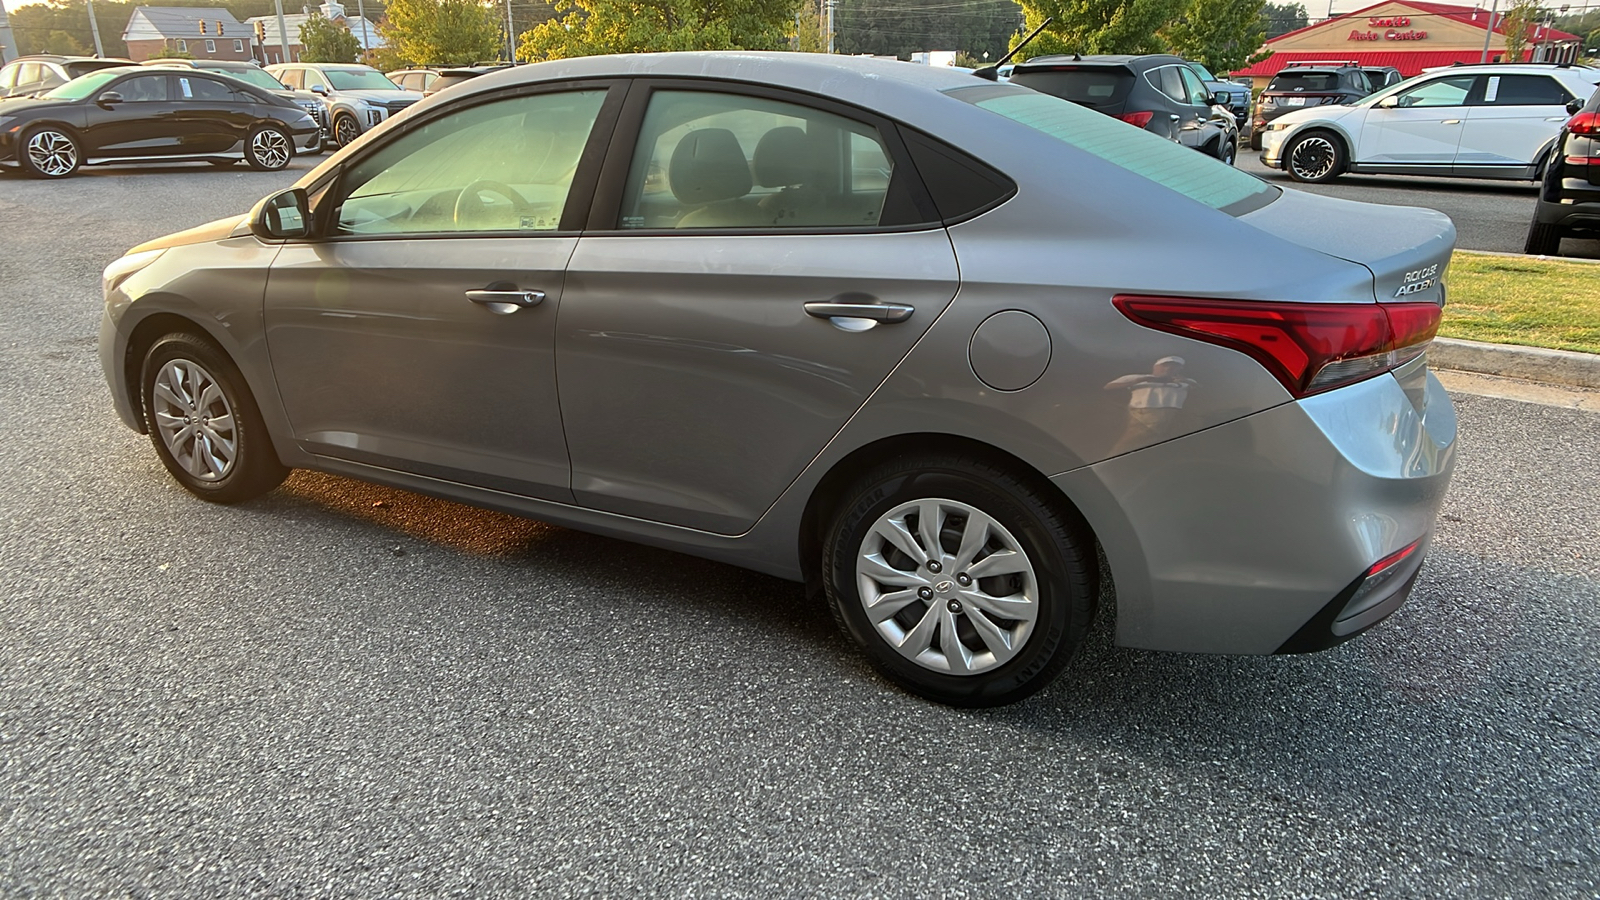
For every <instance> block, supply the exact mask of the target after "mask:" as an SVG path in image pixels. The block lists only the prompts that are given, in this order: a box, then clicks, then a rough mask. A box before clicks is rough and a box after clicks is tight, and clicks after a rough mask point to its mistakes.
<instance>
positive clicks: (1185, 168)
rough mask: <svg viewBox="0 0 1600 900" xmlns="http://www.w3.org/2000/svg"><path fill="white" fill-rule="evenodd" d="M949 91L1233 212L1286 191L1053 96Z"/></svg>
mask: <svg viewBox="0 0 1600 900" xmlns="http://www.w3.org/2000/svg"><path fill="white" fill-rule="evenodd" d="M946 93H947V94H949V95H950V96H952V97H954V98H956V99H957V100H962V101H965V102H967V103H971V104H972V105H974V106H976V107H978V108H979V109H986V110H988V111H989V112H992V113H995V114H997V115H1001V116H1004V117H1005V118H1007V119H1010V120H1011V121H1013V122H1017V123H1020V124H1022V125H1026V126H1028V127H1029V128H1032V129H1033V130H1035V131H1038V132H1040V133H1042V134H1046V135H1049V136H1050V137H1052V138H1055V139H1056V140H1058V141H1060V142H1062V143H1064V144H1069V145H1071V146H1073V147H1076V148H1078V149H1079V150H1082V151H1084V152H1086V153H1090V154H1093V155H1095V156H1098V157H1100V158H1101V159H1103V160H1106V161H1107V162H1110V163H1114V164H1116V165H1118V166H1121V167H1122V168H1124V169H1127V170H1128V171H1129V172H1132V173H1134V174H1135V175H1139V176H1142V177H1144V178H1148V179H1150V180H1151V181H1154V182H1155V183H1157V184H1159V185H1162V186H1164V187H1168V188H1171V189H1172V190H1174V191H1177V192H1178V193H1180V194H1182V195H1184V196H1185V197H1188V198H1189V199H1191V200H1195V201H1198V202H1200V203H1204V204H1205V205H1207V206H1209V207H1211V208H1212V209H1217V210H1221V211H1222V212H1225V213H1227V214H1228V215H1231V216H1242V215H1244V214H1245V213H1247V212H1250V211H1252V210H1256V209H1260V208H1261V207H1263V206H1266V205H1267V204H1268V203H1271V202H1272V201H1273V200H1276V199H1277V198H1278V195H1279V193H1280V191H1279V190H1278V189H1277V188H1275V187H1273V186H1272V185H1269V184H1267V183H1265V182H1263V181H1261V180H1259V179H1257V178H1256V177H1255V176H1253V175H1249V174H1246V173H1244V172H1241V171H1239V170H1238V169H1235V168H1234V167H1232V166H1230V165H1227V164H1225V163H1221V162H1218V161H1217V160H1215V159H1213V158H1211V157H1209V156H1206V155H1205V154H1203V153H1196V152H1195V151H1193V150H1191V149H1189V148H1188V147H1185V146H1184V145H1182V144H1179V143H1177V142H1175V141H1169V140H1167V139H1166V138H1164V137H1160V136H1158V135H1155V134H1152V133H1150V132H1148V131H1145V130H1144V129H1142V128H1135V127H1134V126H1132V125H1129V124H1128V123H1126V122H1123V121H1121V120H1119V119H1116V118H1113V117H1111V116H1108V115H1104V114H1102V113H1097V112H1095V111H1093V110H1090V109H1085V108H1084V107H1082V106H1079V105H1078V104H1076V103H1071V102H1068V101H1066V100H1062V99H1060V98H1057V97H1052V96H1050V95H1048V94H1041V93H1039V92H1037V91H1030V90H1027V89H1025V88H1013V87H1011V86H1010V85H999V84H997V85H987V86H983V87H970V88H955V89H953V90H949V91H946Z"/></svg>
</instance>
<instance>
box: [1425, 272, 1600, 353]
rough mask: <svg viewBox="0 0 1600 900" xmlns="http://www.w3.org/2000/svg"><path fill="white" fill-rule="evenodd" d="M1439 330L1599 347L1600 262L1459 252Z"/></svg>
mask: <svg viewBox="0 0 1600 900" xmlns="http://www.w3.org/2000/svg"><path fill="white" fill-rule="evenodd" d="M1439 336H1440V337H1448V338H1461V339H1463V340H1469V341H1491V342H1493V343H1496V344H1522V345H1524V346H1528V347H1546V348H1549V349H1552V350H1577V351H1579V352H1583V353H1600V264H1594V263H1588V264H1585V263H1577V262H1561V261H1558V260H1553V259H1519V258H1515V257H1505V256H1485V255H1482V254H1477V253H1461V252H1458V253H1456V255H1455V259H1454V260H1453V261H1452V262H1451V264H1450V277H1449V295H1448V302H1446V304H1445V307H1444V321H1443V322H1441V323H1440V325H1439Z"/></svg>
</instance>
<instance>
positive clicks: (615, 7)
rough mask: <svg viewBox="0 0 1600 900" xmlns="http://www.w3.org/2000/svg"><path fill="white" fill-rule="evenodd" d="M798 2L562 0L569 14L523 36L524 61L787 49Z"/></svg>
mask: <svg viewBox="0 0 1600 900" xmlns="http://www.w3.org/2000/svg"><path fill="white" fill-rule="evenodd" d="M797 6H798V4H797V3H796V2H795V0H557V2H556V9H557V10H558V11H560V12H562V13H565V15H562V16H561V17H560V18H558V19H551V20H550V21H548V22H544V23H541V24H540V25H538V26H536V27H535V28H533V29H532V30H530V31H524V32H523V33H522V42H521V44H519V45H518V47H517V56H518V58H519V59H528V60H539V59H565V58H567V57H572V56H592V55H594V54H597V53H642V52H651V51H664V50H781V49H786V48H787V47H788V46H789V32H790V31H791V30H792V28H793V27H794V14H795V10H796V7H797Z"/></svg>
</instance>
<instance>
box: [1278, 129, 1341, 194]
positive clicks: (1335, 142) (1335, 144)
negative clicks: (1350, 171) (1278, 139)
mask: <svg viewBox="0 0 1600 900" xmlns="http://www.w3.org/2000/svg"><path fill="white" fill-rule="evenodd" d="M1312 138H1322V139H1323V140H1325V141H1327V142H1328V146H1330V147H1332V148H1333V165H1332V166H1330V167H1329V168H1328V174H1326V175H1323V176H1321V177H1320V178H1302V177H1300V176H1299V175H1298V174H1296V172H1295V170H1294V163H1293V159H1294V151H1295V150H1296V149H1298V148H1299V146H1300V145H1301V144H1302V143H1304V142H1305V141H1308V140H1310V139H1312ZM1283 170H1284V171H1285V172H1287V173H1289V177H1290V178H1292V179H1294V180H1295V181H1298V182H1300V183H1301V184H1326V183H1327V182H1330V181H1332V180H1334V179H1335V178H1338V177H1339V176H1340V175H1341V174H1343V172H1344V145H1343V144H1341V143H1340V141H1339V139H1338V138H1336V137H1334V136H1333V135H1331V134H1329V133H1328V132H1326V131H1309V132H1307V133H1305V134H1302V135H1298V136H1296V137H1295V139H1294V140H1293V141H1291V142H1289V143H1288V144H1287V145H1285V146H1284V148H1283Z"/></svg>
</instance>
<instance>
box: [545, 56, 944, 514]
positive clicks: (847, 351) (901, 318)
mask: <svg viewBox="0 0 1600 900" xmlns="http://www.w3.org/2000/svg"><path fill="white" fill-rule="evenodd" d="M936 220H937V215H936V214H933V213H932V212H931V205H930V204H928V202H927V200H926V197H925V194H924V191H923V188H922V184H921V182H920V180H919V179H918V177H917V176H916V172H915V169H914V168H912V167H911V166H910V165H909V164H908V163H907V162H906V159H905V150H904V148H903V147H902V146H901V144H900V142H899V137H898V133H897V132H896V131H895V130H894V128H893V126H892V125H889V124H888V123H885V122H883V121H881V120H876V119H873V118H871V117H869V116H867V115H866V114H864V113H860V112H859V111H856V110H854V109H852V108H848V107H842V106H838V105H836V104H832V103H829V102H828V101H826V100H823V99H820V98H816V97H812V96H809V95H791V94H786V93H782V92H777V91H772V90H767V89H760V88H756V87H742V86H731V85H718V86H715V87H713V86H708V85H706V84H705V83H703V82H668V81H661V82H640V83H637V84H635V86H634V87H633V89H632V90H631V92H630V94H629V100H628V105H627V108H626V110H625V112H624V118H623V125H622V126H620V127H619V129H618V136H617V139H616V140H615V141H613V144H612V151H611V154H610V155H608V158H607V162H606V169H605V173H604V176H603V178H602V182H601V188H600V189H599V190H598V191H597V193H596V201H595V209H594V212H593V214H592V216H591V220H590V225H589V230H587V231H586V232H585V233H584V235H583V237H582V238H581V239H580V240H579V241H578V247H577V250H576V252H574V254H573V257H572V262H571V264H570V265H569V266H568V268H567V287H566V293H565V295H564V297H563V301H562V310H561V321H560V323H559V330H558V334H557V345H556V368H557V373H558V374H559V376H560V384H561V411H562V420H563V422H564V423H565V426H566V432H567V446H568V449H569V451H570V453H571V455H572V490H573V494H574V496H575V498H576V500H577V502H578V503H580V504H582V505H584V506H588V507H591V508H595V509H602V510H607V511H611V512H616V513H621V514H624V515H630V516H636V517H639V518H643V519H649V520H653V521H659V522H668V523H672V524H676V525H682V526H686V527H689V528H696V529H702V530H706V531H712V532H717V533H722V534H736V533H740V532H742V531H744V530H746V529H748V528H749V527H750V526H751V525H752V524H753V523H754V522H755V521H756V520H757V519H758V518H759V517H760V516H761V514H762V513H763V512H764V511H765V510H766V509H767V508H769V507H770V506H771V505H772V503H773V502H774V501H776V499H777V498H778V496H779V495H780V494H781V493H782V492H783V490H784V488H786V487H787V486H788V485H789V483H790V482H791V481H793V479H794V478H795V476H796V475H798V474H799V473H800V471H801V470H802V469H803V468H804V467H805V466H806V465H807V464H808V463H809V462H810V461H811V460H812V459H813V458H815V457H816V455H817V454H818V453H819V452H820V451H821V450H822V449H823V447H824V446H826V445H827V443H828V441H829V440H831V439H832V438H833V436H834V435H835V434H837V433H838V431H839V430H840V429H841V428H842V427H843V426H844V424H845V422H846V421H847V420H848V419H849V418H850V416H851V415H852V414H854V413H855V411H856V410H857V409H859V408H860V407H861V405H862V404H863V403H864V402H865V401H866V399H867V397H868V396H869V395H871V393H872V392H873V391H874V390H875V389H876V388H877V387H878V385H880V384H881V383H882V382H883V380H884V379H885V378H886V377H887V376H888V374H889V372H890V371H891V370H893V369H894V367H895V366H896V365H897V364H898V363H899V361H900V360H901V359H902V358H904V357H905V355H906V353H907V352H909V351H910V349H911V347H912V346H913V345H914V344H915V343H916V342H917V339H918V338H919V337H921V335H922V334H923V332H924V331H925V330H926V329H927V328H928V326H929V325H930V324H932V322H933V321H934V320H935V319H936V318H938V316H939V314H940V313H941V312H942V311H943V310H944V308H945V306H946V305H947V304H949V302H950V300H951V298H952V297H953V296H954V295H955V292H956V287H957V283H958V275H957V270H956V260H955V254H954V251H953V249H952V247H951V244H950V240H949V237H948V236H947V235H946V233H945V231H944V229H943V227H942V226H940V225H939V224H938V222H937V221H936Z"/></svg>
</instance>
